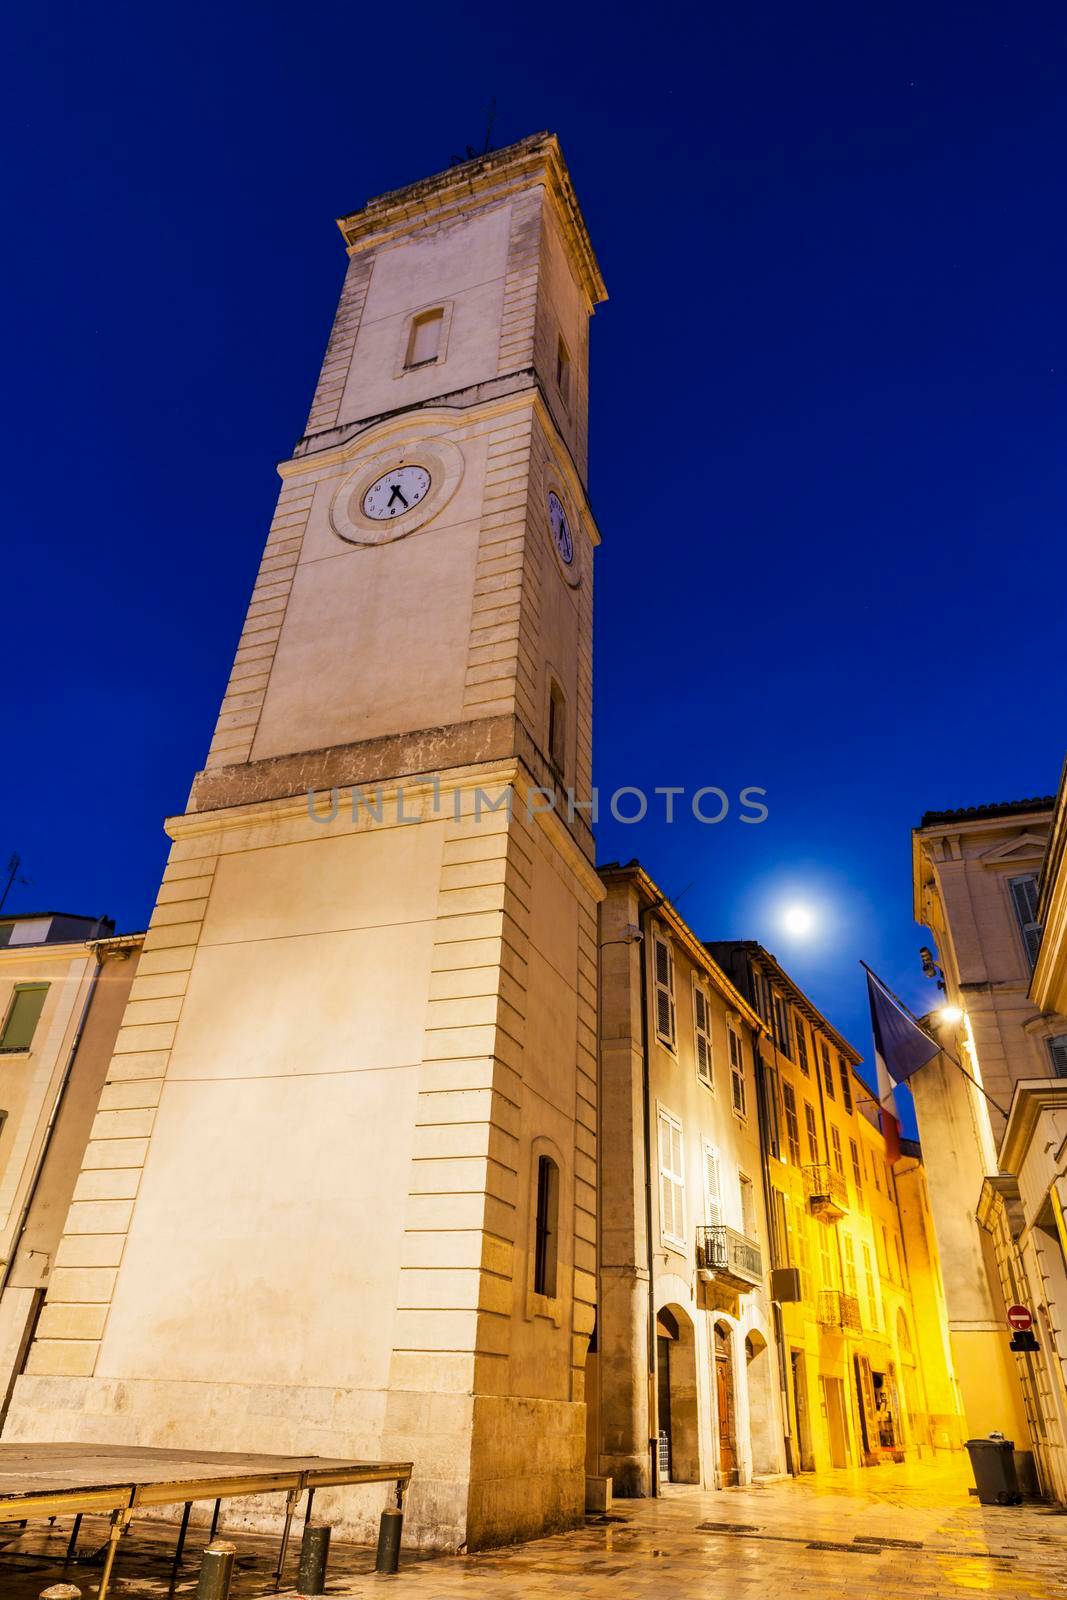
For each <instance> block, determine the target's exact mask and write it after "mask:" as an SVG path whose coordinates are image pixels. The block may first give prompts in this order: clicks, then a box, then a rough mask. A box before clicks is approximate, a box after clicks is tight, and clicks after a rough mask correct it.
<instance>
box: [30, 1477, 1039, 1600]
mask: <svg viewBox="0 0 1067 1600" xmlns="http://www.w3.org/2000/svg"><path fill="white" fill-rule="evenodd" d="M969 1484H970V1474H969V1471H968V1469H967V1466H966V1462H965V1461H961V1460H960V1459H959V1458H958V1457H956V1458H949V1459H941V1460H938V1461H935V1462H930V1463H924V1464H919V1465H917V1466H900V1467H897V1466H884V1467H877V1468H871V1469H869V1470H867V1471H861V1470H857V1471H840V1472H830V1473H825V1474H823V1475H821V1476H819V1477H804V1478H799V1479H796V1480H795V1481H794V1480H788V1479H787V1480H784V1481H776V1482H774V1483H770V1484H766V1485H752V1486H749V1487H746V1488H742V1489H728V1490H724V1491H722V1492H721V1493H719V1494H706V1493H702V1492H700V1491H698V1490H691V1489H686V1488H682V1487H671V1488H670V1489H668V1490H667V1491H666V1493H665V1494H664V1496H663V1498H662V1499H660V1500H657V1501H643V1500H629V1501H622V1502H618V1501H617V1502H616V1504H615V1508H614V1511H613V1513H612V1520H611V1521H610V1522H605V1521H604V1520H603V1519H601V1518H590V1519H589V1522H588V1523H587V1524H586V1525H585V1526H584V1527H582V1528H580V1529H577V1530H576V1531H574V1532H572V1533H564V1534H557V1535H555V1536H554V1537H553V1538H550V1539H539V1540H536V1541H535V1542H533V1543H531V1544H526V1545H514V1546H510V1547H508V1548H506V1549H503V1550H493V1551H487V1552H484V1553H482V1554H476V1555H473V1556H426V1555H417V1554H415V1553H414V1552H409V1551H405V1552H404V1553H403V1556H402V1564H401V1570H400V1573H399V1575H398V1576H397V1577H395V1578H379V1577H377V1576H376V1574H375V1572H374V1551H373V1550H370V1549H364V1548H359V1547H355V1546H352V1545H334V1546H332V1547H331V1550H330V1568H329V1579H328V1583H327V1594H328V1596H330V1597H331V1600H355V1597H356V1596H359V1597H361V1600H375V1597H376V1596H378V1595H381V1596H382V1597H383V1600H384V1596H385V1594H386V1593H388V1596H389V1600H559V1597H560V1596H566V1600H665V1597H666V1596H669V1600H710V1597H713V1596H714V1597H722V1596H725V1597H728V1600H778V1597H779V1596H786V1595H787V1596H789V1600H798V1597H799V1600H807V1597H808V1596H812V1597H815V1596H818V1597H819V1600H825V1597H827V1596H835V1597H836V1596H841V1597H842V1600H964V1597H968V1600H974V1596H975V1595H976V1594H981V1595H982V1596H984V1597H986V1600H1009V1597H1010V1600H1015V1597H1020V1596H1026V1597H1032V1600H1058V1597H1061V1596H1062V1597H1064V1600H1067V1540H1065V1538H1064V1534H1065V1533H1067V1514H1065V1513H1063V1512H1060V1511H1058V1510H1057V1509H1056V1508H1053V1507H1049V1506H1039V1505H1026V1506H1021V1507H1000V1506H980V1505H979V1504H978V1503H977V1501H976V1500H975V1499H974V1498H973V1497H971V1496H969V1495H968V1493H967V1489H968V1486H969ZM175 1533H176V1530H175V1529H174V1528H173V1527H170V1526H168V1525H166V1524H163V1523H160V1522H158V1521H155V1520H153V1521H151V1522H141V1523H135V1524H134V1527H133V1529H132V1531H131V1533H130V1534H129V1536H128V1537H127V1539H126V1541H125V1543H124V1545H123V1547H122V1551H121V1554H120V1557H119V1562H118V1566H117V1575H116V1578H115V1580H114V1583H113V1587H112V1594H113V1596H114V1600H171V1597H179V1596H190V1597H191V1596H193V1595H195V1592H196V1577H197V1567H198V1554H197V1552H198V1549H199V1543H202V1542H203V1541H204V1539H205V1538H206V1531H205V1530H203V1529H196V1528H194V1529H193V1530H191V1531H190V1535H189V1543H188V1546H187V1554H188V1559H187V1560H186V1561H185V1562H184V1563H183V1565H182V1568H181V1571H180V1573H179V1575H178V1577H177V1580H176V1581H172V1573H171V1569H170V1557H171V1554H172V1552H173V1547H174V1538H175ZM105 1534H106V1523H105V1522H104V1521H103V1520H102V1519H93V1518H89V1517H86V1518H85V1520H84V1522H83V1524H82V1540H81V1543H82V1548H84V1549H86V1550H89V1549H92V1548H93V1546H94V1544H99V1543H102V1541H103V1539H104V1537H105ZM68 1535H69V1522H63V1523H57V1524H56V1525H55V1527H54V1528H52V1529H51V1530H50V1529H49V1528H48V1526H47V1525H46V1524H43V1525H41V1526H40V1527H37V1528H30V1529H28V1530H27V1532H26V1534H25V1536H24V1537H22V1538H21V1539H19V1540H17V1541H15V1542H14V1543H11V1544H9V1545H7V1546H6V1547H5V1548H4V1549H3V1550H0V1596H2V1597H3V1600H37V1597H38V1596H39V1595H40V1593H41V1591H42V1590H43V1589H45V1588H47V1587H48V1586H49V1584H54V1583H61V1582H73V1583H76V1584H77V1585H78V1587H79V1588H80V1589H81V1590H82V1591H83V1594H84V1595H85V1597H86V1600H92V1597H93V1596H95V1593H96V1589H97V1585H98V1582H99V1569H98V1568H94V1567H90V1566H78V1567H74V1568H64V1566H63V1553H64V1551H65V1548H66V1543H67V1538H68ZM227 1537H232V1538H233V1539H234V1542H235V1543H236V1545H237V1548H238V1558H237V1568H236V1576H235V1580H234V1585H233V1589H232V1591H231V1600H267V1597H268V1596H272V1595H274V1593H275V1590H274V1580H273V1567H274V1561H275V1559H276V1556H277V1546H276V1543H275V1542H274V1541H271V1540H269V1539H264V1538H259V1537H254V1536H250V1535H245V1534H236V1535H230V1534H227ZM298 1547H299V1539H296V1540H294V1545H293V1548H292V1550H291V1555H290V1569H289V1571H288V1574H287V1576H288V1579H289V1583H290V1585H291V1584H292V1583H295V1581H296V1556H297V1549H298ZM857 1556H862V1557H863V1558H864V1559H862V1560H856V1559H855V1557H857ZM280 1594H281V1596H283V1597H289V1600H294V1597H295V1596H296V1594H297V1591H296V1590H295V1589H293V1588H292V1587H286V1588H283V1589H282V1590H281V1591H280Z"/></svg>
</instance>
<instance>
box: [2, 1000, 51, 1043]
mask: <svg viewBox="0 0 1067 1600" xmlns="http://www.w3.org/2000/svg"><path fill="white" fill-rule="evenodd" d="M47 993H48V985H47V983H20V984H19V985H18V987H17V988H16V989H15V992H14V994H13V995H12V996H11V1004H10V1005H9V1006H8V1008H7V1016H6V1017H5V1019H4V1029H3V1032H2V1033H0V1050H7V1051H12V1050H28V1049H29V1048H30V1045H31V1043H32V1042H33V1035H34V1032H35V1030H36V1028H37V1024H38V1022H39V1021H40V1017H41V1011H42V1010H43V1008H44V1000H45V995H46V994H47Z"/></svg>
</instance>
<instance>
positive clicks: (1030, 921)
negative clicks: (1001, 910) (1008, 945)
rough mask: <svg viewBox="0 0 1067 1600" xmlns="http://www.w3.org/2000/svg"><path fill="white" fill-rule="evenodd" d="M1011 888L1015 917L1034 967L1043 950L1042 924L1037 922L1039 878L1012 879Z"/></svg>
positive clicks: (1027, 957) (1031, 964)
mask: <svg viewBox="0 0 1067 1600" xmlns="http://www.w3.org/2000/svg"><path fill="white" fill-rule="evenodd" d="M1009 887H1010V889H1011V896H1012V900H1013V901H1014V902H1015V916H1016V918H1017V920H1018V923H1019V931H1020V933H1021V934H1022V936H1023V944H1024V945H1025V946H1026V959H1027V960H1028V961H1029V963H1030V966H1031V967H1033V965H1034V963H1035V962H1036V961H1037V953H1038V950H1039V949H1040V948H1041V924H1040V923H1039V922H1038V920H1037V878H1036V877H1034V876H1032V875H1031V876H1030V877H1027V878H1012V880H1011V882H1010V884H1009Z"/></svg>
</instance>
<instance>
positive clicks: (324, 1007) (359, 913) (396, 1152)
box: [5, 134, 604, 1548]
mask: <svg viewBox="0 0 1067 1600" xmlns="http://www.w3.org/2000/svg"><path fill="white" fill-rule="evenodd" d="M340 228H341V232H342V235H343V236H344V239H345V243H346V246H347V249H348V255H349V265H348V271H347V274H346V277H345V283H344V288H343V290H342V294H341V302H340V307H339V309H338V312H337V317H336V320H335V322H334V327H333V332H332V335H331V338H330V342H329V346H328V349H327V352H326V358H325V360H324V362H323V366H322V372H321V375H320V378H319V382H318V387H317V389H316V391H315V397H314V402H313V404H312V408H311V415H310V418H309V421H308V425H307V432H306V434H305V435H304V437H303V438H302V439H301V440H300V442H299V444H298V445H297V447H296V449H295V451H294V453H293V456H292V458H291V459H289V460H287V461H285V462H283V463H282V464H281V466H280V468H279V471H280V475H281V479H282V486H281V492H280V494H279V497H278V508H277V511H276V513H275V516H274V520H273V522H272V524H271V528H270V533H269V535H268V538H267V543H266V548H265V551H264V555H263V560H262V563H261V565H260V569H259V575H258V578H257V580H256V583H255V587H254V589H253V592H252V598H251V603H250V604H249V607H248V613H247V617H246V620H245V625H244V630H243V632H242V634H241V637H240V641H239V645H238V649H237V654H236V659H235V662H234V667H233V672H232V675H231V677H230V682H229V685H228V688H227V691H226V696H225V699H224V700H223V703H222V709H221V713H220V715H219V719H218V723H217V725H216V729H215V735H214V738H213V740H212V743H211V748H210V753H209V755H208V757H207V761H206V763H205V766H204V770H203V771H202V772H200V773H198V774H197V776H196V778H195V781H194V783H193V787H192V793H191V795H190V798H189V803H188V806H187V808H186V810H185V812H184V814H183V815H181V816H178V817H174V818H172V819H171V820H170V821H169V822H168V824H167V832H168V834H169V835H170V838H171V840H172V841H173V844H172V848H171V852H170V857H169V862H168V865H167V868H166V871H165V873H164V877H163V884H162V887H161V889H160V891H159V897H158V900H157V903H156V908H155V911H154V913H153V916H152V920H151V925H150V929H149V933H148V936H147V939H146V941H145V951H144V955H143V956H142V958H141V962H140V965H139V968H138V976H137V979H136V982H135V984H134V988H133V993H132V997H131V1001H130V1004H129V1007H128V1009H127V1011H126V1015H125V1019H124V1025H123V1027H122V1030H121V1032H120V1034H119V1038H118V1044H117V1051H116V1054H115V1058H114V1061H113V1062H112V1065H111V1069H110V1073H109V1077H108V1082H107V1086H106V1088H105V1089H104V1091H103V1097H102V1099H101V1102H100V1108H99V1113H98V1115H97V1118H96V1122H95V1125H94V1128H93V1136H92V1141H91V1143H90V1144H89V1146H88V1148H87V1150H86V1154H85V1159H84V1165H83V1169H82V1172H81V1176H80V1178H79V1180H78V1185H77V1189H76V1192H75V1199H74V1203H73V1205H72V1207H71V1210H70V1215H69V1217H68V1220H67V1224H66V1230H65V1234H64V1237H63V1241H62V1245H61V1247H60V1251H59V1255H58V1257H57V1261H56V1265H55V1269H54V1271H53V1272H52V1277H51V1287H50V1290H49V1297H48V1301H47V1303H46V1305H45V1308H44V1311H43V1313H42V1316H41V1319H40V1324H39V1327H38V1330H37V1337H36V1340H35V1343H34V1344H33V1347H32V1349H31V1352H30V1356H29V1360H28V1363H27V1366H26V1370H25V1373H24V1375H23V1376H22V1377H21V1378H20V1379H19V1382H18V1385H17V1387H16V1391H15V1394H14V1398H13V1402H12V1406H11V1410H10V1413H9V1418H8V1423H7V1428H6V1433H5V1437H6V1438H7V1439H9V1440H10V1439H28V1438H42V1437H44V1438H57V1439H60V1438H66V1439H82V1440H86V1441H89V1440H109V1441H116V1442H128V1443H137V1444H155V1445H175V1446H180V1445H189V1446H194V1445H195V1446H200V1447H208V1446H210V1447H213V1448H215V1449H230V1450H272V1451H291V1452H304V1453H306V1452H309V1451H314V1452H316V1453H319V1454H324V1455H344V1456H359V1457H364V1458H371V1459H394V1460H395V1459H406V1458H411V1459H413V1460H414V1462H415V1476H414V1480H413V1484H412V1490H411V1495H410V1499H409V1511H408V1520H407V1534H408V1536H409V1537H414V1538H417V1539H418V1540H420V1541H421V1542H423V1543H425V1544H432V1545H438V1546H443V1547H446V1548H447V1547H453V1548H454V1547H457V1546H460V1545H462V1544H464V1543H466V1544H467V1545H468V1546H470V1547H471V1548H474V1547H476V1546H478V1545H485V1544H490V1543H493V1542H497V1541H500V1540H505V1539H511V1538H515V1537H521V1536H526V1535H531V1534H536V1533H538V1532H540V1531H542V1530H545V1529H549V1528H553V1527H559V1526H562V1525H565V1524H567V1523H569V1522H573V1521H575V1520H576V1519H577V1518H578V1517H579V1516H580V1514H581V1511H582V1506H583V1486H584V1466H583V1449H584V1434H585V1421H584V1404H583V1380H584V1363H585V1353H586V1346H587V1342H588V1338H589V1335H590V1333H591V1331H592V1328H593V1320H594V1295H595V1276H594V1274H595V1246H594V1241H595V1215H594V1208H595V1187H594V1183H595V1153H596V1148H595V1138H596V1124H595V1108H596V1098H597V1096H596V1061H595V1055H594V1042H595V1024H596V988H595V985H596V955H595V950H596V938H595V931H596V930H595V924H596V909H597V901H598V899H599V898H600V895H601V892H602V891H601V889H600V886H599V882H598V880H597V878H596V876H595V874H594V871H593V864H592V862H593V849H592V841H591V834H590V829H589V825H588V817H589V808H588V802H589V800H590V783H591V777H590V712H591V700H590V696H591V681H590V657H591V624H592V579H593V552H594V548H595V546H596V543H597V533H596V529H595V527H594V524H593V520H592V516H591V514H590V511H589V506H588V503H587V500H586V487H585V484H586V399H587V350H588V336H587V334H588V320H589V317H590V315H591V313H592V311H593V308H594V307H595V306H596V305H597V304H598V303H599V302H600V301H601V300H603V298H604V288H603V284H602V281H601V277H600V273H599V270H598V268H597V264H596V261H595V259H594V257H593V253H592V250H591V248H590V244H589V240H588V237H587V235H586V230H585V226H584V224H583V221H582V217H581V214H580V212H579V210H578V204H577V201H576V199H575V195H574V191H573V189H572V187H571V183H570V179H569V177H568V174H567V169H566V167H565V165H564V163H563V159H562V156H561V154H560V150H559V146H558V144H557V142H556V140H555V139H554V138H553V137H551V136H550V135H547V134H539V135H536V136H535V137H533V138H529V139H525V140H523V141H522V142H521V143H520V144H516V145H513V146H511V147H510V148H509V149H506V150H501V151H496V152H494V153H492V154H489V155H486V156H484V157H480V158H478V159H477V160H474V161H471V162H468V163H466V164H465V165H463V166H460V167H455V168H453V169H451V170H450V171H448V172H445V173H442V174H440V175H439V176H437V177H433V178H429V179H427V180H425V181H424V182H421V183H416V184H412V185H411V186H410V187H409V188H406V189H400V190H397V191H395V192H394V193H391V194H387V195H383V196H382V197H381V198H379V199H377V200H373V201H371V202H370V203H369V204H368V205H366V206H365V207H364V209H363V210H362V211H358V212H356V213H355V214H354V215H352V216H349V217H345V218H343V219H342V221H341V223H340ZM219 536H220V537H224V530H222V529H220V530H219ZM309 791H312V792H313V794H314V799H313V802H311V803H309ZM568 791H572V792H573V798H574V804H568ZM583 805H584V809H583ZM381 1503H382V1492H381V1491H380V1490H375V1491H369V1490H363V1491H358V1492H352V1491H347V1492H345V1493H344V1494H343V1495H342V1494H338V1496H337V1499H336V1501H335V1503H334V1505H333V1507H332V1508H331V1514H332V1515H333V1516H334V1518H335V1519H336V1520H337V1522H338V1524H339V1531H341V1530H343V1531H345V1532H347V1533H349V1534H357V1535H361V1536H365V1535H367V1534H368V1533H369V1532H370V1531H371V1530H372V1528H373V1526H374V1523H375V1521H376V1517H377V1511H378V1508H379V1506H380V1504H381ZM272 1514H273V1511H272V1509H271V1508H268V1507H264V1509H263V1517H264V1519H266V1518H268V1517H269V1516H271V1515H272Z"/></svg>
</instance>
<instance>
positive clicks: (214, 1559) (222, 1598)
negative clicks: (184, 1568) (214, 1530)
mask: <svg viewBox="0 0 1067 1600" xmlns="http://www.w3.org/2000/svg"><path fill="white" fill-rule="evenodd" d="M236 1554H237V1546H236V1545H235V1544H230V1542H229V1540H228V1539H216V1540H215V1542H214V1543H213V1544H209V1545H208V1547H207V1549H206V1550H205V1551H204V1554H203V1558H202V1560H201V1562H200V1581H199V1583H198V1584H197V1586H196V1600H227V1596H228V1594H229V1592H230V1580H231V1579H232V1577H233V1558H234V1556H235V1555H236Z"/></svg>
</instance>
